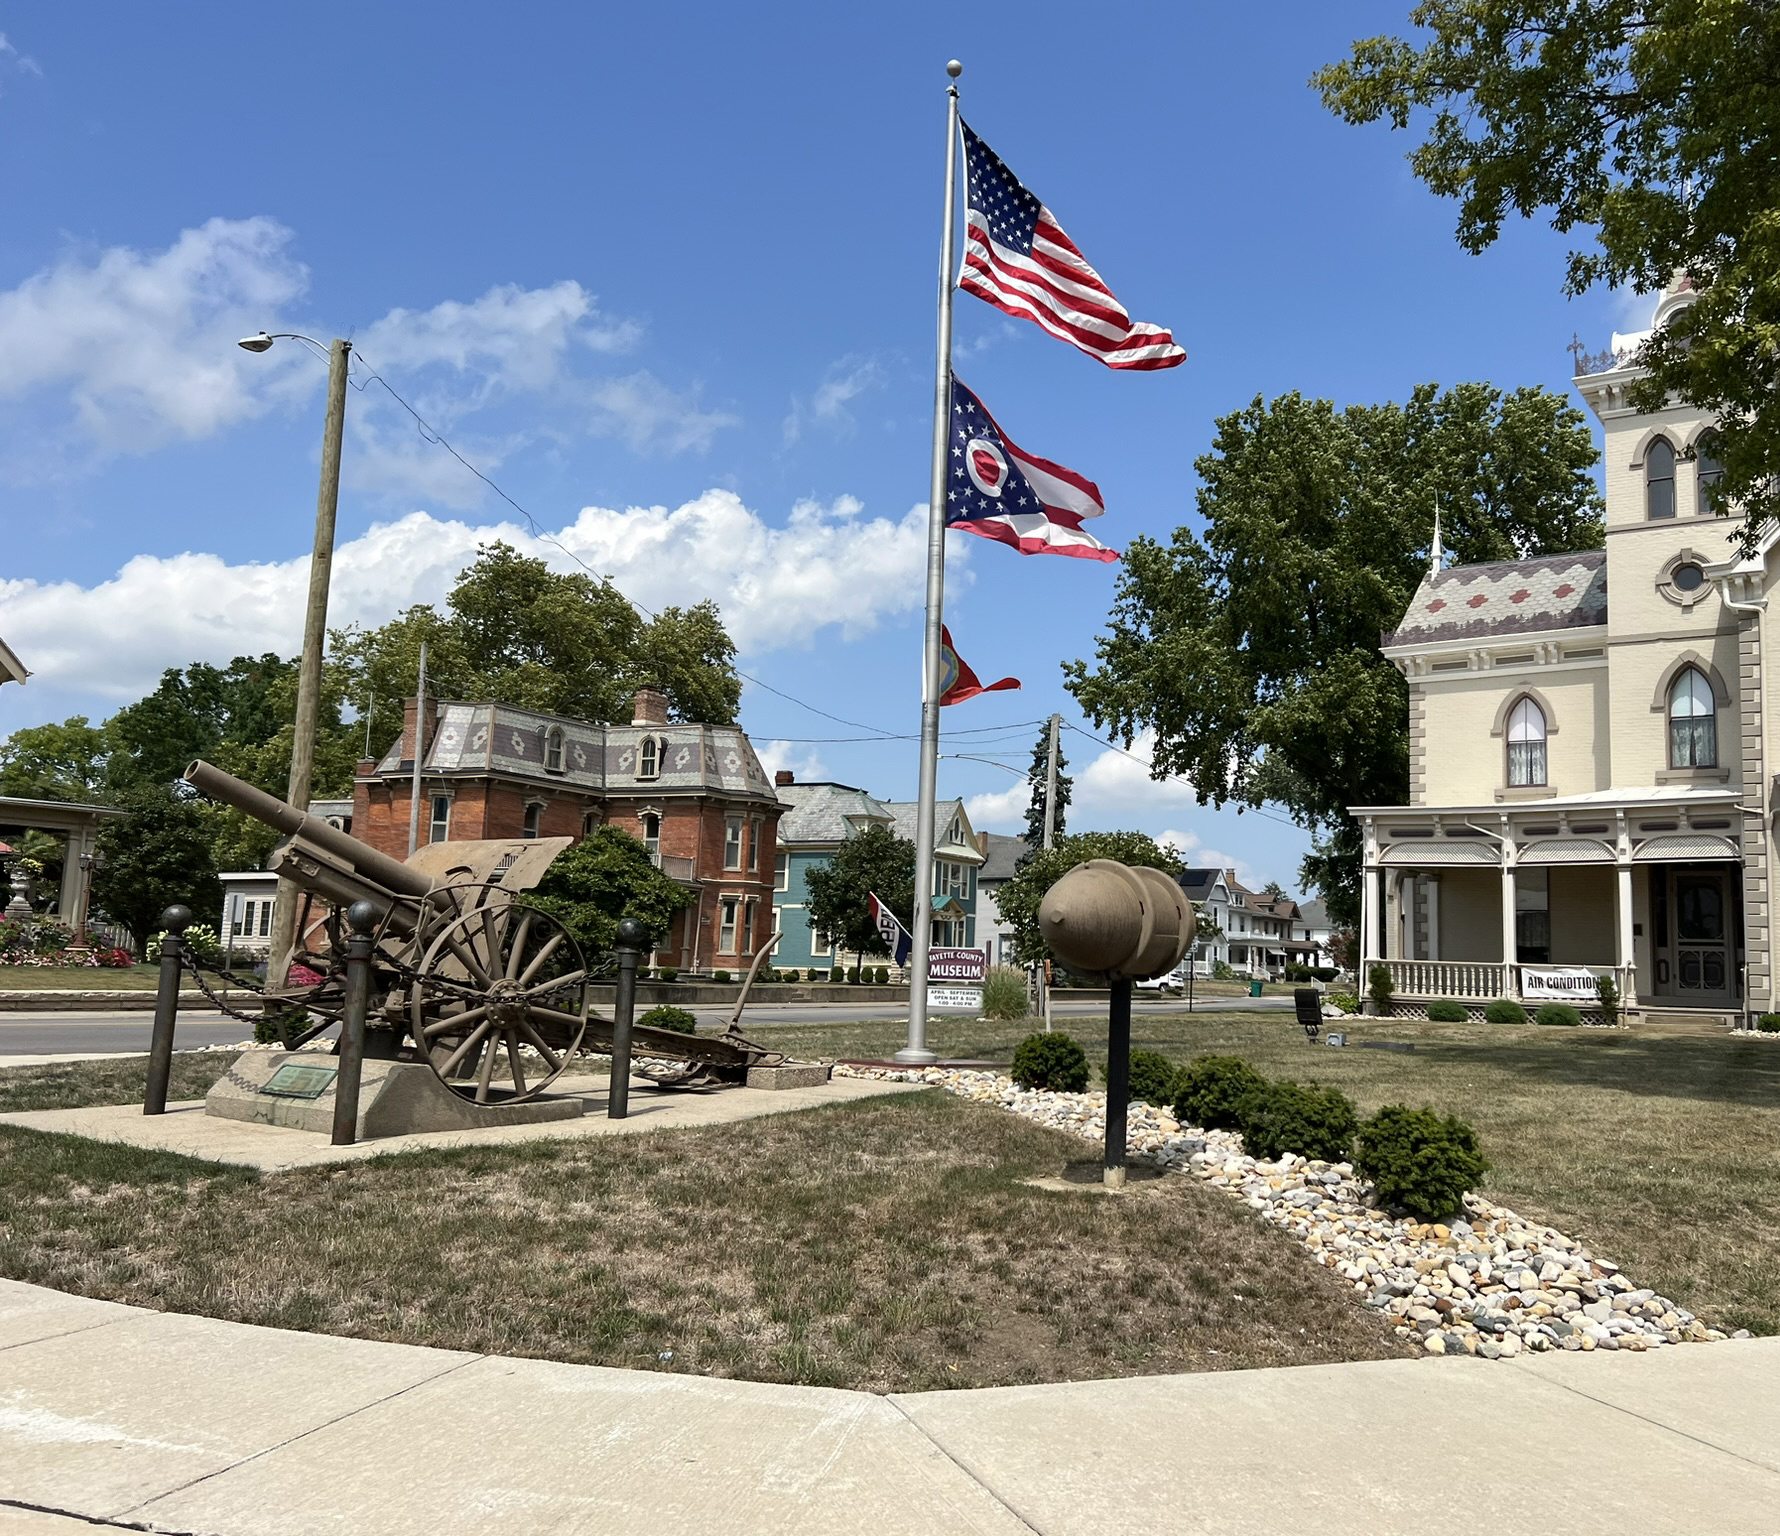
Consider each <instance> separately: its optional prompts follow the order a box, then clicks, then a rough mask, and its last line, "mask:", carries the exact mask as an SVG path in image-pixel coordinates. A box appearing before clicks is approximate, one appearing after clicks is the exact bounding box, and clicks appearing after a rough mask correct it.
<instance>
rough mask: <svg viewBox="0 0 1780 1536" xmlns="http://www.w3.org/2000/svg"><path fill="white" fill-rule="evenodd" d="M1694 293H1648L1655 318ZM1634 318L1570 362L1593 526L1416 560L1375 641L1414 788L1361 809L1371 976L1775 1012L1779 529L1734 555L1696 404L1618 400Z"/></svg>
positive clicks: (1732, 525) (1734, 524)
mask: <svg viewBox="0 0 1780 1536" xmlns="http://www.w3.org/2000/svg"><path fill="white" fill-rule="evenodd" d="M1689 302H1691V294H1690V293H1689V292H1687V290H1686V286H1685V284H1684V283H1683V284H1678V285H1676V286H1675V287H1674V288H1671V290H1670V291H1668V292H1667V293H1665V294H1664V296H1663V299H1662V301H1661V303H1660V305H1659V307H1658V309H1657V314H1656V319H1655V322H1654V323H1655V324H1657V325H1662V324H1663V323H1664V322H1665V320H1666V319H1667V318H1668V316H1670V315H1671V314H1673V313H1674V312H1675V311H1676V309H1678V308H1679V307H1680V306H1682V305H1685V304H1687V303H1689ZM1642 339H1643V338H1642V336H1630V337H1615V338H1614V347H1613V350H1612V352H1611V353H1608V354H1604V355H1603V356H1602V357H1601V358H1599V359H1595V360H1593V361H1592V362H1591V361H1587V360H1585V362H1584V363H1583V365H1582V369H1581V370H1580V371H1579V372H1578V375H1577V378H1576V387H1577V389H1578V390H1579V391H1580V392H1581V394H1582V396H1583V398H1584V399H1585V400H1586V401H1587V402H1588V405H1589V406H1590V408H1591V409H1592V410H1593V411H1594V413H1595V415H1596V416H1597V417H1598V418H1599V419H1600V422H1601V426H1602V428H1603V431H1604V434H1605V457H1606V501H1607V513H1606V527H1607V537H1606V540H1605V542H1606V548H1605V549H1602V550H1589V551H1586V552H1583V553H1579V554H1568V555H1553V556H1549V557H1545V558H1540V559H1533V560H1519V561H1510V562H1504V563H1499V564H1489V565H1472V566H1453V567H1445V568H1443V565H1442V561H1441V557H1440V554H1439V536H1438V533H1437V532H1436V536H1435V551H1434V556H1433V559H1432V561H1431V565H1430V570H1429V573H1428V575H1427V576H1426V578H1425V579H1424V580H1423V581H1422V584H1421V587H1420V589H1419V590H1418V591H1417V592H1416V594H1415V597H1414V600H1413V601H1412V602H1411V603H1410V605H1409V609H1408V611H1407V612H1406V613H1405V614H1404V615H1403V619H1402V622H1401V623H1400V624H1399V626H1398V627H1397V629H1396V630H1394V631H1392V632H1391V633H1388V634H1386V635H1385V636H1383V639H1382V649H1383V652H1384V654H1385V655H1386V656H1388V657H1389V658H1390V659H1391V661H1392V662H1394V663H1395V664H1396V666H1397V667H1398V668H1399V669H1400V670H1401V671H1402V673H1403V675H1404V677H1405V678H1406V679H1407V680H1408V683H1409V738H1410V746H1409V751H1410V795H1409V799H1410V803H1409V804H1408V805H1403V806H1356V807H1353V808H1352V811H1353V814H1354V815H1355V816H1356V817H1357V818H1358V819H1359V821H1360V823H1361V827H1362V829H1363V832H1364V843H1365V878H1364V887H1363V892H1364V902H1363V918H1362V924H1361V929H1362V932H1361V939H1362V950H1363V965H1362V971H1361V974H1362V977H1365V976H1367V975H1369V974H1370V967H1371V966H1373V965H1374V964H1378V963H1383V964H1385V965H1386V966H1388V968H1389V970H1390V972H1391V976H1392V979H1393V982H1394V984H1395V990H1396V997H1397V998H1398V999H1399V1000H1401V1001H1411V1002H1413V1001H1418V1000H1428V999H1433V998H1454V999H1457V1000H1460V1001H1470V1002H1477V1001H1482V1000H1487V999H1490V998H1495V997H1518V998H1521V999H1523V1000H1525V1001H1527V1002H1529V1003H1532V1002H1537V1001H1542V1000H1545V999H1547V998H1566V999H1570V1000H1573V1001H1577V1002H1584V1003H1586V1002H1587V1001H1588V1000H1589V997H1590V994H1591V993H1592V991H1593V983H1594V977H1596V976H1601V975H1607V974H1612V975H1614V976H1615V977H1616V978H1617V981H1618V986H1619V990H1620V993H1621V995H1622V997H1623V998H1624V999H1625V1000H1626V1002H1627V1004H1628V1005H1629V1006H1630V1007H1631V1008H1632V1009H1633V1010H1634V1011H1635V1012H1638V1013H1644V1014H1648V1013H1650V1012H1653V1011H1670V1010H1689V1011H1694V1010H1697V1011H1700V1012H1703V1013H1707V1014H1715V1015H1718V1016H1720V1017H1724V1018H1736V1017H1738V1016H1740V1015H1744V1014H1752V1013H1761V1012H1767V1011H1771V1010H1773V1009H1774V1008H1775V1007H1776V1003H1775V999H1774V980H1773V962H1772V955H1771V937H1770V930H1769V915H1768V902H1769V889H1770V884H1771V879H1770V876H1771V871H1770V858H1771V842H1772V834H1773V823H1772V813H1773V807H1772V805H1771V803H1770V791H1769V785H1770V783H1771V779H1772V774H1773V771H1774V770H1773V767H1772V765H1771V761H1770V742H1769V735H1770V728H1769V723H1768V715H1769V713H1770V709H1771V707H1774V706H1777V705H1780V699H1777V698H1776V684H1775V682H1773V681H1771V680H1770V666H1769V658H1770V656H1771V655H1772V654H1773V652H1772V647H1773V645H1774V639H1773V637H1772V636H1771V635H1770V634H1769V632H1768V630H1767V627H1766V613H1767V600H1768V592H1769V589H1770V587H1771V586H1772V585H1773V584H1774V582H1775V580H1776V573H1775V571H1774V569H1773V568H1772V567H1771V565H1770V552H1771V550H1772V548H1773V545H1774V543H1775V536H1774V535H1773V534H1772V533H1770V535H1769V536H1768V537H1767V538H1765V539H1764V540H1763V542H1762V545H1761V549H1760V552H1759V553H1758V554H1757V555H1756V557H1755V558H1753V559H1748V560H1745V559H1742V558H1740V557H1739V556H1738V554H1737V549H1736V540H1737V536H1738V534H1739V532H1740V531H1741V529H1742V522H1741V520H1740V519H1738V518H1734V517H1733V518H1724V517H1719V516H1716V515H1715V514H1714V512H1713V510H1712V509H1711V507H1710V506H1709V505H1708V501H1707V495H1706V487H1707V485H1708V483H1709V482H1710V481H1711V480H1712V479H1713V478H1714V477H1715V476H1716V474H1717V472H1718V471H1717V467H1716V464H1715V461H1714V459H1713V455H1712V423H1711V421H1710V420H1709V419H1708V418H1706V417H1704V416H1703V415H1701V414H1700V413H1698V412H1696V411H1693V410H1691V409H1689V408H1685V407H1681V406H1671V407H1670V408H1668V409H1665V410H1661V411H1658V412H1656V413H1655V414H1646V413H1643V412H1640V411H1637V410H1635V409H1633V407H1632V405H1631V404H1630V402H1629V399H1628V392H1629V390H1630V387H1631V385H1632V384H1633V383H1634V382H1635V381H1636V380H1637V378H1638V376H1639V375H1638V370H1637V367H1636V357H1637V349H1638V346H1639V344H1640V343H1641V341H1642Z"/></svg>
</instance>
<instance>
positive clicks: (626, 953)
mask: <svg viewBox="0 0 1780 1536" xmlns="http://www.w3.org/2000/svg"><path fill="white" fill-rule="evenodd" d="M647 938H648V934H647V933H646V932H645V931H644V928H643V925H642V924H641V923H639V922H638V921H637V920H636V919H635V918H634V917H626V918H623V919H621V920H620V921H619V924H618V991H617V996H616V997H615V998H614V999H613V1001H612V1086H611V1087H610V1088H609V1089H607V1091H606V1118H607V1119H608V1120H622V1119H624V1118H625V1117H626V1116H627V1115H628V1114H629V1113H630V1026H631V1024H632V1022H633V1021H634V1019H635V1016H636V1011H637V961H638V959H640V958H641V955H642V948H643V942H644V940H645V939H647Z"/></svg>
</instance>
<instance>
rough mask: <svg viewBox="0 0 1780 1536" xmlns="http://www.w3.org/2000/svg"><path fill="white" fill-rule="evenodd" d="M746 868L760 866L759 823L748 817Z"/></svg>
mask: <svg viewBox="0 0 1780 1536" xmlns="http://www.w3.org/2000/svg"><path fill="white" fill-rule="evenodd" d="M748 868H749V869H759V868H760V823H759V822H758V821H756V820H754V819H753V818H752V817H750V818H749V819H748Z"/></svg>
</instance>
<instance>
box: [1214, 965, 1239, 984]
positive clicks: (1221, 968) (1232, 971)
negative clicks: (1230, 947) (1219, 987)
mask: <svg viewBox="0 0 1780 1536" xmlns="http://www.w3.org/2000/svg"><path fill="white" fill-rule="evenodd" d="M1211 979H1212V980H1213V981H1234V980H1236V967H1235V966H1233V965H1232V964H1230V962H1229V961H1228V960H1214V961H1212V963H1211Z"/></svg>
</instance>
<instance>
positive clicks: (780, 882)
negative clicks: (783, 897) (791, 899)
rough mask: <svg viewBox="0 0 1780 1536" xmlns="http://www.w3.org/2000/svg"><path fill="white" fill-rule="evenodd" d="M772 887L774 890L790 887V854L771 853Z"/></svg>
mask: <svg viewBox="0 0 1780 1536" xmlns="http://www.w3.org/2000/svg"><path fill="white" fill-rule="evenodd" d="M773 889H774V890H775V891H788V890H790V889H791V855H790V854H788V853H776V854H774V855H773Z"/></svg>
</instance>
